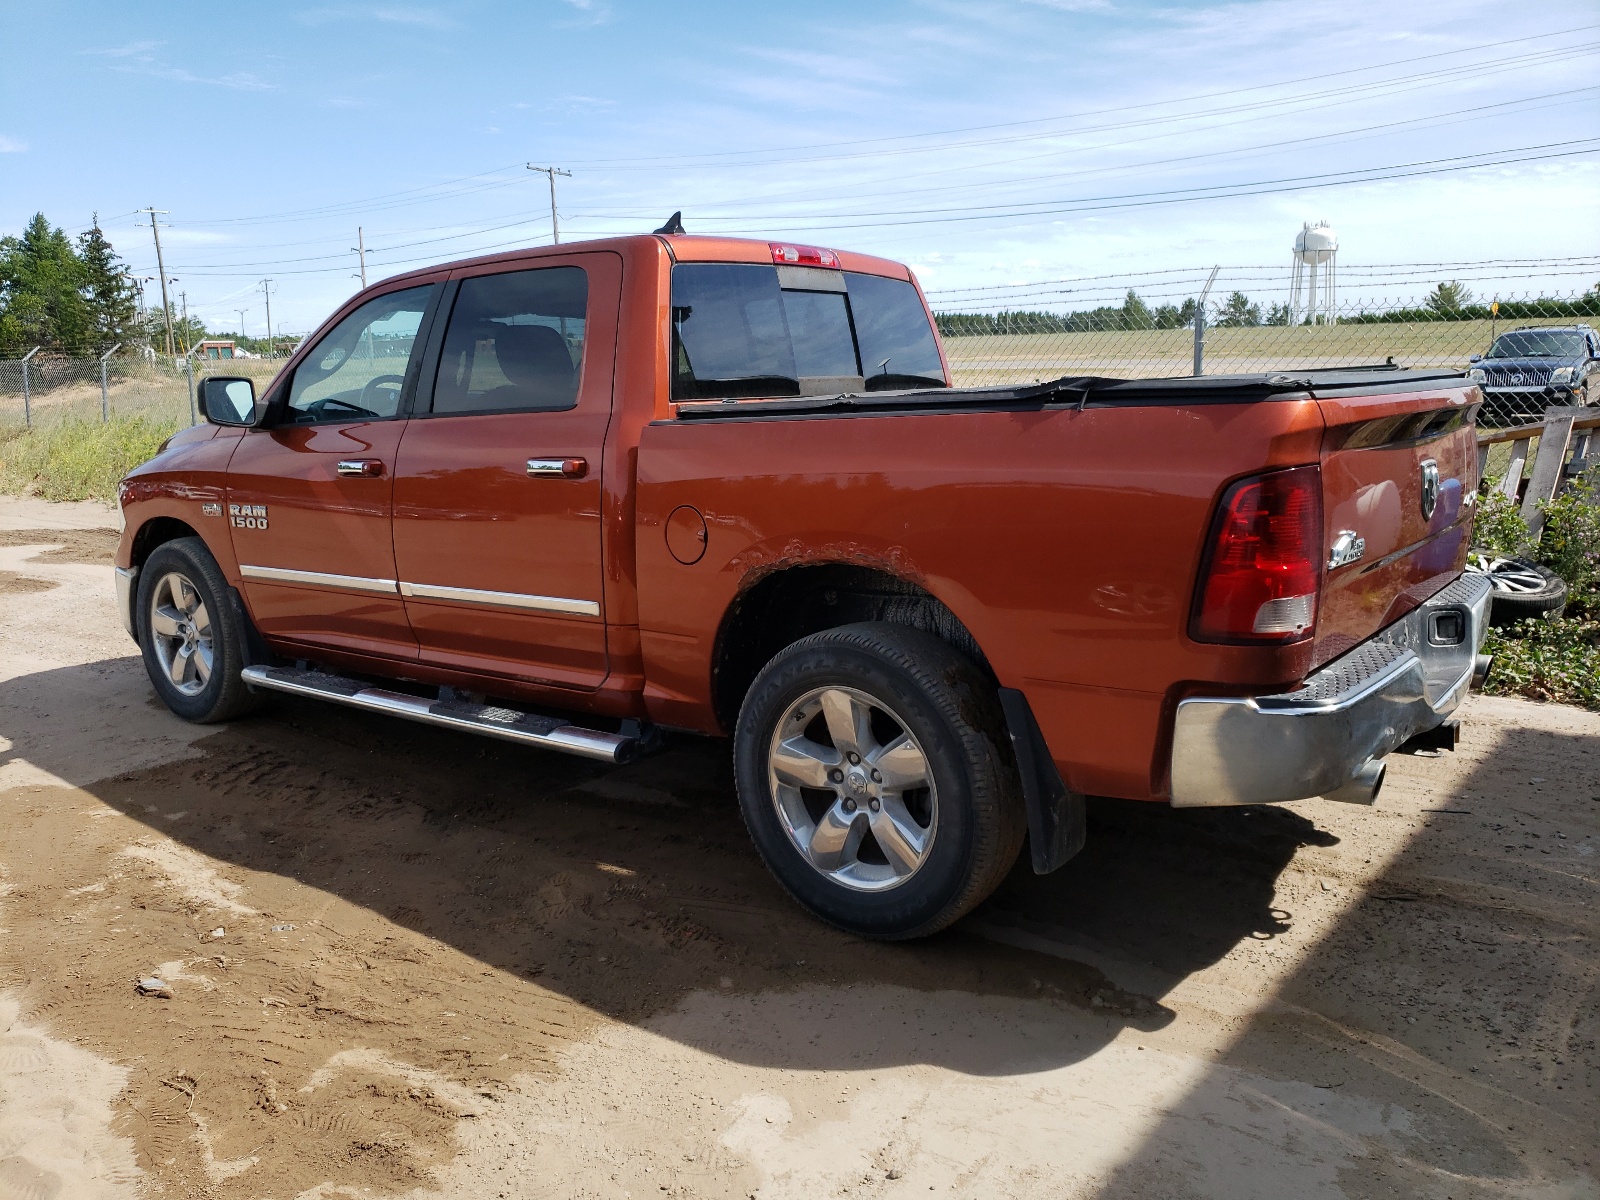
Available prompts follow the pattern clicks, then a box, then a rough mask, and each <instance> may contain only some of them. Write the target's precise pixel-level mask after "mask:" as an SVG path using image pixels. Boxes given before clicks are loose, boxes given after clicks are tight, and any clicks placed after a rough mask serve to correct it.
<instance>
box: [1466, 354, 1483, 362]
mask: <svg viewBox="0 0 1600 1200" xmlns="http://www.w3.org/2000/svg"><path fill="white" fill-rule="evenodd" d="M1467 361H1468V362H1482V361H1483V355H1481V354H1474V355H1473V356H1472V357H1471V358H1469V359H1467Z"/></svg>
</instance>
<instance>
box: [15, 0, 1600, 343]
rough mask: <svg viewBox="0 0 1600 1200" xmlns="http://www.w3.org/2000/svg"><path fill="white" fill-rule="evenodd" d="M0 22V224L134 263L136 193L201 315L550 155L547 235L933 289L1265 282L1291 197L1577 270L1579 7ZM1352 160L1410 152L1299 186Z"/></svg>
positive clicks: (1033, 1)
mask: <svg viewBox="0 0 1600 1200" xmlns="http://www.w3.org/2000/svg"><path fill="white" fill-rule="evenodd" d="M0 23H3V26H0V27H3V29H4V32H5V37H4V41H5V43H6V44H7V45H8V46H9V47H11V48H12V51H13V52H12V53H11V54H8V56H7V58H8V62H7V66H6V70H5V72H4V76H3V78H0V230H3V231H5V232H15V231H16V230H17V229H19V228H20V226H21V225H22V223H23V222H24V221H26V220H27V219H28V217H30V216H31V215H32V214H33V213H34V212H35V211H40V210H42V211H43V212H45V214H46V215H47V216H48V217H49V218H50V219H51V220H52V221H53V222H55V223H57V224H60V225H63V226H66V227H67V228H68V229H72V230H76V229H78V228H81V227H82V226H84V225H86V224H87V223H88V221H89V219H90V214H91V213H93V212H96V211H97V212H98V213H99V214H100V216H101V220H102V224H103V225H104V227H105V228H106V230H107V232H108V234H109V235H110V236H111V238H112V240H113V242H114V243H115V245H116V246H117V248H118V250H119V252H121V253H122V254H123V256H124V257H125V258H126V259H127V260H128V261H129V262H130V263H131V264H132V265H133V266H134V268H135V269H136V270H137V271H138V272H139V273H140V274H145V275H153V274H154V273H155V260H154V254H153V251H152V249H151V245H150V234H149V232H148V230H141V229H140V228H138V226H137V222H136V219H135V218H134V217H133V216H132V215H131V214H132V212H133V210H134V209H136V208H139V207H143V206H146V205H154V206H155V207H157V208H164V209H168V210H170V215H168V216H166V217H164V218H162V219H163V220H164V221H165V222H168V225H167V227H165V228H164V229H163V231H162V237H163V246H164V248H165V249H166V252H167V269H168V274H169V275H172V276H176V277H178V278H179V279H180V281H181V282H180V284H179V285H178V287H179V288H181V290H183V291H185V292H186V293H187V294H188V300H189V306H190V309H191V311H192V312H195V313H198V314H199V315H200V316H202V317H203V318H204V319H205V320H206V321H207V323H208V324H209V325H210V326H211V327H212V328H214V329H226V328H235V327H237V326H238V324H239V317H238V315H237V310H239V309H241V308H242V309H244V310H245V314H244V324H245V328H246V329H247V330H248V331H250V332H254V333H260V332H263V331H264V310H263V305H262V301H261V292H260V288H259V287H258V286H256V283H257V281H258V280H260V279H261V278H263V277H265V276H270V277H272V279H273V280H274V284H273V289H274V292H273V301H272V306H273V317H274V321H275V322H276V323H278V324H279V325H280V326H281V328H283V329H284V330H288V331H304V330H307V329H309V328H312V327H314V326H315V325H316V324H318V323H319V322H320V321H321V319H322V318H323V317H324V316H325V315H326V314H327V313H328V311H329V310H330V309H331V308H332V307H333V306H334V305H335V304H337V303H338V302H339V301H340V300H341V299H343V298H344V297H345V296H347V295H349V294H350V292H351V291H352V290H354V288H355V287H356V286H358V283H357V281H356V280H355V279H354V278H352V275H353V273H354V271H355V255H354V254H352V253H350V252H349V247H352V246H354V245H355V244H356V228H357V226H358V225H359V226H361V227H362V228H363V229H364V231H365V238H366V242H367V245H368V246H369V247H370V248H372V253H371V255H370V257H369V266H368V272H369V278H371V279H377V278H381V277H382V276H383V275H385V274H392V273H394V272H395V271H397V270H401V269H406V268H409V267H410V266H414V265H420V264H421V263H424V262H431V261H443V260H448V259H451V258H458V257H464V256H466V255H469V254H472V253H477V252H481V251H483V250H486V249H491V248H504V247H508V246H513V245H521V244H538V243H542V242H546V241H548V240H549V236H550V225H549V215H548V191H547V187H546V183H545V178H544V176H542V175H536V174H533V173H531V172H529V171H527V170H525V169H524V164H525V163H527V162H535V163H539V164H547V163H553V164H555V165H557V166H561V167H564V168H567V169H569V170H571V171H572V172H573V175H572V178H571V179H562V180H560V181H559V201H560V208H561V211H562V233H563V240H568V241H571V240H576V239H579V238H584V237H597V236H604V235H606V234H611V233H621V232H636V231H646V230H649V229H651V228H653V227H654V226H655V225H657V224H659V223H660V221H661V220H662V219H664V218H665V217H666V216H667V215H668V214H670V213H671V212H672V211H673V210H674V209H679V208H681V209H683V210H684V221H685V224H686V225H687V226H688V227H689V229H690V231H691V232H736V233H741V234H750V235H753V236H761V237H766V236H772V237H785V238H794V239H797V240H806V241H811V242H815V243H818V244H821V245H829V246H838V247H847V248H851V249H859V250H866V251H871V252H874V253H879V254H883V255H886V256H888V257H891V258H897V259H901V260H903V261H907V262H909V263H911V264H912V265H913V266H914V267H915V268H916V270H917V271H918V273H919V275H920V277H921V278H922V280H923V282H924V285H925V286H926V287H928V288H929V289H930V290H932V291H934V293H935V297H936V302H941V303H942V305H943V306H947V307H964V308H975V307H979V306H981V305H984V304H993V303H995V302H997V300H998V299H1005V300H1013V301H1015V302H1016V303H1018V304H1019V305H1021V306H1026V307H1035V306H1046V305H1050V304H1055V305H1064V306H1066V307H1084V306H1087V305H1088V304H1090V303H1095V302H1099V300H1100V299H1102V298H1103V297H1105V296H1108V295H1110V294H1112V293H1115V292H1116V291H1117V289H1120V288H1123V287H1125V286H1127V284H1128V283H1129V282H1134V283H1140V285H1141V288H1142V290H1143V291H1144V292H1145V294H1149V295H1151V296H1152V297H1160V296H1164V295H1170V296H1172V297H1177V296H1179V295H1182V294H1188V293H1190V292H1192V291H1193V290H1194V289H1195V284H1194V281H1193V280H1194V275H1195V273H1196V272H1200V273H1201V274H1202V275H1203V268H1208V267H1209V266H1211V265H1213V264H1217V263H1221V264H1224V265H1226V266H1228V267H1237V268H1241V270H1239V271H1235V272H1231V273H1230V274H1229V275H1228V276H1225V279H1226V280H1228V281H1230V282H1235V281H1236V282H1238V283H1239V284H1240V286H1243V287H1245V289H1246V290H1248V291H1250V292H1251V293H1252V294H1253V295H1255V296H1256V297H1257V298H1258V299H1262V300H1271V299H1278V298H1280V295H1279V294H1280V293H1283V292H1285V291H1286V289H1287V284H1288V262H1289V245H1290V242H1291V240H1292V239H1293V236H1294V234H1295V232H1296V231H1297V230H1298V229H1299V227H1300V225H1301V223H1302V222H1303V221H1305V220H1315V219H1318V218H1326V219H1327V220H1329V221H1330V222H1331V223H1332V224H1333V225H1334V226H1335V227H1336V229H1337V230H1338V232H1339V236H1340V239H1341V251H1340V265H1341V271H1342V287H1343V293H1344V295H1345V296H1347V297H1355V296H1372V297H1377V296H1384V295H1403V294H1415V293H1417V292H1419V291H1423V290H1426V288H1427V287H1428V286H1431V283H1432V282H1434V276H1436V275H1459V276H1461V277H1463V278H1467V279H1476V280H1479V281H1480V284H1478V285H1474V286H1481V288H1482V290H1485V291H1490V290H1498V289H1505V290H1516V289H1517V288H1519V287H1526V288H1533V289H1536V290H1545V291H1553V290H1568V289H1573V290H1581V289H1582V288H1585V287H1588V286H1590V285H1591V284H1592V283H1594V282H1595V281H1596V280H1597V279H1600V262H1597V258H1596V256H1597V255H1600V154H1597V149H1600V141H1597V140H1595V139H1596V137H1597V135H1600V129H1597V125H1600V122H1597V120H1596V118H1597V116H1600V8H1597V6H1596V5H1595V3H1594V2H1593V0H1540V2H1539V3H1537V4H1529V3H1524V4H1521V5H1506V4H1504V3H1492V2H1489V0H1410V2H1409V3H1406V4H1397V3H1395V2H1394V0H1341V2H1340V3H1337V4H1332V3H1317V2H1315V0H1298V2H1289V0H1242V2H1237V3H1223V4H1199V3H1197V4H1158V3H1140V2H1137V0H1132V2H1129V0H975V2H970V3H960V4H957V3H946V2H943V0H922V2H905V3H901V2H879V3H871V4H862V3H843V2H836V0H819V2H814V3H807V4H804V5H787V4H782V3H768V4H750V3H713V2H710V0H704V2H696V0H681V2H678V3H673V4H670V5H647V4H640V3H627V2H625V0H530V2H526V3H497V2H490V0H480V2H467V3H459V4H451V5H429V4H421V3H405V2H403V0H397V2H394V3H376V4H316V3H300V2H298V0H286V2H285V3H282V4H278V5H275V6H271V7H260V6H253V5H225V6H224V5H216V6H193V5H183V6H176V5H161V4H144V5H126V4H110V3H99V2H95V3H90V2H77V3H74V2H72V0H63V2H55V3H51V4H47V5H46V4H38V3H27V4H24V3H16V2H14V0H0ZM1564 31H1565V32H1564ZM23 47H28V48H31V50H30V51H29V52H28V53H26V54H18V53H16V50H17V49H18V48H23ZM1530 147H1543V148H1542V149H1529V148H1530ZM1575 151H1576V153H1575ZM1474 155H1479V156H1482V157H1480V158H1476V159H1474V158H1470V157H1468V156H1474ZM1536 156H1537V157H1536ZM1515 159H1521V160H1522V161H1509V160H1515ZM1407 164H1423V165H1407ZM1474 164H1489V165H1476V166H1474ZM1466 166H1473V169H1454V168H1460V167H1466ZM1440 167H1449V168H1452V169H1451V170H1448V171H1443V172H1441V171H1439V170H1438V168H1440ZM1377 168H1383V170H1377V171H1374V169H1377ZM1369 171H1373V172H1374V173H1375V174H1377V175H1389V176H1408V177H1394V178H1370V177H1368V176H1366V175H1359V176H1358V178H1361V179H1363V180H1364V181H1363V182H1358V183H1355V184H1347V185H1342V186H1332V185H1331V181H1330V179H1328V178H1319V177H1330V176H1336V175H1338V173H1341V172H1358V173H1359V172H1369ZM1339 177H1340V178H1347V177H1349V176H1339ZM1290 188H1293V189H1295V190H1286V189H1290ZM1206 189H1210V191H1207V190H1206ZM1194 197H1202V198H1199V199H1195V198H1194ZM1564 258H1571V259H1577V260H1578V261H1576V262H1573V263H1562V262H1559V261H1557V262H1553V263H1552V262H1542V263H1539V264H1536V265H1506V264H1501V265H1494V266H1489V267H1467V266H1451V267H1450V268H1442V267H1441V268H1435V267H1426V266H1425V267H1415V268H1412V267H1405V268H1401V269H1379V268H1380V267H1383V266H1384V265H1386V264H1412V263H1424V264H1433V263H1445V264H1467V263H1475V262H1479V261H1482V260H1506V259H1540V260H1552V259H1554V260H1560V259H1564ZM1063 280H1065V281H1070V282H1068V283H1065V284H1062V283H1051V284H1050V286H1048V287H1046V286H1040V287H1038V288H1030V287H1018V286H1016V285H1019V284H1041V285H1043V284H1044V283H1045V281H1063ZM941 298H942V301H941Z"/></svg>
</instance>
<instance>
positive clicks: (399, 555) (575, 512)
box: [394, 253, 622, 690]
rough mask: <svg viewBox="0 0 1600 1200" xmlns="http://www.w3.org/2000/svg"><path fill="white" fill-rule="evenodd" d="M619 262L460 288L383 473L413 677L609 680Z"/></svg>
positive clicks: (550, 268) (455, 288)
mask: <svg viewBox="0 0 1600 1200" xmlns="http://www.w3.org/2000/svg"><path fill="white" fill-rule="evenodd" d="M621 284H622V260H621V258H620V257H618V256H617V255H615V254H611V253H589V254H583V253H579V254H571V255H561V256H558V257H541V258H539V259H538V265H537V266H530V267H527V268H524V269H521V270H507V269H506V267H505V265H504V264H498V265H496V266H495V267H492V268H476V269H473V270H471V271H465V272H461V273H458V275H457V276H456V277H455V278H454V279H453V281H452V284H451V289H452V293H453V294H452V295H451V296H450V297H449V298H448V299H447V304H448V308H449V313H448V321H447V323H446V324H444V325H443V328H442V334H438V335H436V336H437V341H438V349H437V351H436V352H435V353H434V354H433V355H430V363H431V362H432V361H433V360H434V359H436V362H437V365H436V367H431V368H430V373H431V375H432V378H431V379H429V380H427V381H426V383H425V386H424V387H423V388H422V389H421V391H419V395H418V402H417V405H416V409H415V411H414V413H413V416H412V419H411V421H410V424H409V426H408V427H407V429H406V433H405V438H404V440H403V441H402V443H401V445H400V453H399V459H398V464H397V468H396V473H395V495H394V506H395V520H394V551H395V564H396V571H397V572H398V575H397V577H398V579H399V581H400V590H401V592H402V593H403V595H404V600H405V606H406V612H407V614H408V615H409V618H410V622H411V628H412V630H413V632H414V633H415V635H416V638H417V641H418V642H419V644H420V647H421V658H422V661H424V662H427V663H431V664H435V665H438V666H444V667H453V668H458V669H465V670H471V671H475V672H480V673H487V674H496V675H503V676H507V677H510V678H513V679H516V680H518V681H520V682H532V683H542V684H551V685H555V686H559V687H566V688H577V689H585V690H589V689H593V688H596V687H598V686H599V685H600V683H601V681H602V680H604V678H605V676H606V670H607V659H606V636H605V620H604V612H603V608H602V606H603V599H604V598H603V587H602V585H603V577H602V567H601V562H602V559H601V513H602V510H603V507H604V504H605V498H606V497H605V481H604V479H603V478H602V470H601V463H602V449H603V447H604V445H605V438H606V429H607V426H608V425H609V423H610V420H611V385H612V376H613V363H614V357H615V349H616V338H617V312H618V304H619V301H620V297H621Z"/></svg>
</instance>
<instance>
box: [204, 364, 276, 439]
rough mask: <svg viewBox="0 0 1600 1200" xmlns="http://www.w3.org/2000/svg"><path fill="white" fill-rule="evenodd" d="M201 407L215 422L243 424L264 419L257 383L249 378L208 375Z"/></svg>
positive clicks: (209, 419) (214, 423) (245, 425)
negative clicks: (257, 402)
mask: <svg viewBox="0 0 1600 1200" xmlns="http://www.w3.org/2000/svg"><path fill="white" fill-rule="evenodd" d="M200 408H201V411H202V412H204V413H205V414H206V420H208V421H210V422H211V423H212V424H213V425H242V426H244V427H246V428H248V427H250V426H252V425H255V424H256V423H257V422H259V421H260V419H261V416H262V413H261V412H260V409H259V406H258V405H257V404H256V385H255V384H254V383H252V382H251V381H250V380H248V379H230V378H228V377H226V376H223V375H208V376H206V377H205V378H204V379H202V380H201V381H200Z"/></svg>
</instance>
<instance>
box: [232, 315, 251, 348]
mask: <svg viewBox="0 0 1600 1200" xmlns="http://www.w3.org/2000/svg"><path fill="white" fill-rule="evenodd" d="M233 311H234V312H236V313H238V314H239V336H240V337H241V338H242V337H244V314H245V313H247V312H249V311H250V310H249V309H247V308H236V309H234V310H233ZM240 349H241V350H242V349H244V347H242V346H241V347H240Z"/></svg>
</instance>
